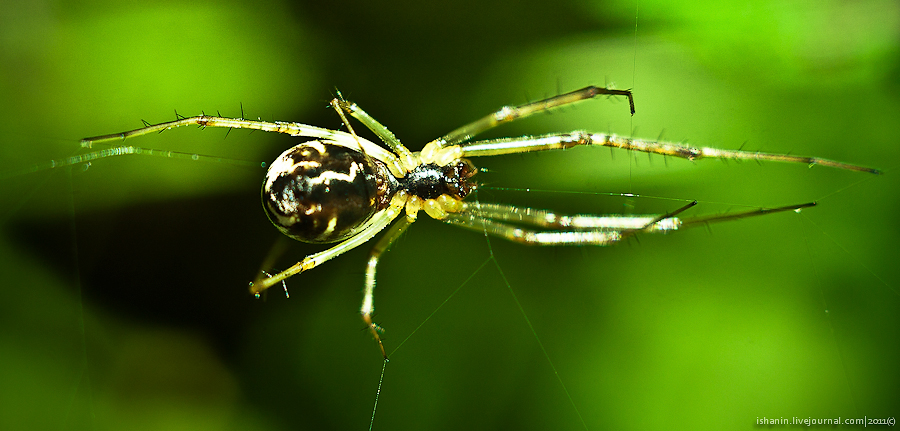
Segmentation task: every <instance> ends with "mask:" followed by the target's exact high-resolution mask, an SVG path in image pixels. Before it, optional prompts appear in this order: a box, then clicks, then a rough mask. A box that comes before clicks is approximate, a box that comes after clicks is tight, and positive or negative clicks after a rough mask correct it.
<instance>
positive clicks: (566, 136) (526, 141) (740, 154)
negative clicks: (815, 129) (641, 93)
mask: <svg viewBox="0 0 900 431" xmlns="http://www.w3.org/2000/svg"><path fill="white" fill-rule="evenodd" d="M576 146H601V147H612V148H621V149H623V150H629V151H641V152H644V153H650V154H659V155H663V156H672V157H679V158H682V159H687V160H691V161H694V160H699V159H704V158H706V159H738V160H763V161H772V162H786V163H803V164H806V165H809V166H812V165H822V166H828V167H832V168H837V169H846V170H851V171H858V172H868V173H872V174H879V173H881V171H879V170H877V169H872V168H867V167H864V166H859V165H853V164H849V163H843V162H837V161H834V160H828V159H822V158H819V157H807V156H794V155H790V154H776V153H762V152H756V151H741V150H722V149H718V148H710V147H691V146H687V145H683V144H677V143H673V142H665V141H648V140H645V139H635V138H626V137H621V136H616V135H611V134H605V133H587V132H581V131H577V132H569V133H557V134H550V135H543V136H522V137H519V138H502V139H492V140H485V141H476V142H471V143H465V144H461V145H460V146H459V148H460V152H459V154H460V156H459V157H479V156H498V155H504V154H519V153H528V152H533V151H548V150H564V149H567V148H572V147H576Z"/></svg>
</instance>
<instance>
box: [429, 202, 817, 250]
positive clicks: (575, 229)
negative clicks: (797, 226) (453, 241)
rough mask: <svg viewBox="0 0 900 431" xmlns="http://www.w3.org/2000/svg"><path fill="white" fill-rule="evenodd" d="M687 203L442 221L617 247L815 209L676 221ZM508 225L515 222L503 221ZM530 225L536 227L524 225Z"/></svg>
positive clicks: (520, 236) (473, 206) (511, 212)
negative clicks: (656, 209)
mask: <svg viewBox="0 0 900 431" xmlns="http://www.w3.org/2000/svg"><path fill="white" fill-rule="evenodd" d="M694 205H696V201H695V202H691V203H689V204H687V205H685V206H683V207H681V208H679V209H677V210H675V211H673V212H670V213H667V214H662V215H644V216H624V215H592V214H577V215H562V214H556V213H554V212H552V211H547V210H539V209H534V208H525V207H517V206H513V205H503V204H489V203H488V204H485V203H478V202H476V203H469V202H466V203H465V206H464V207H463V209H462V210H461V211H460V212H457V213H450V214H449V215H448V217H447V218H446V219H444V220H443V221H444V222H446V223H449V224H452V225H456V226H460V227H463V228H466V229H470V230H474V231H478V232H485V233H487V234H489V235H493V236H497V237H500V238H505V239H508V240H510V241H513V242H518V243H524V244H533V245H599V246H607V245H612V244H615V243H616V242H619V241H621V240H622V239H623V238H626V237H628V236H630V235H634V234H637V233H640V232H648V233H659V232H661V233H666V232H669V231H674V230H678V229H681V228H687V227H695V226H699V225H705V224H708V223H714V222H720V221H729V220H737V219H741V218H746V217H755V216H760V215H766V214H773V213H777V212H785V211H799V210H800V209H802V208H807V207H811V206H813V205H815V203H814V202H813V203H806V204H799V205H788V206H784V207H779V208H759V209H754V210H750V211H742V212H735V213H730V214H717V215H707V216H699V217H693V218H689V219H685V220H682V219H679V218H677V217H675V216H676V215H677V214H680V213H681V212H683V211H685V210H687V209H689V208H691V207H693V206H694ZM506 221H511V222H514V223H517V224H511V223H505V222H506ZM523 225H530V226H535V227H538V228H539V229H530V228H525V227H522V226H523Z"/></svg>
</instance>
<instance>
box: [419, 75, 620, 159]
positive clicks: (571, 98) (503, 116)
mask: <svg viewBox="0 0 900 431" xmlns="http://www.w3.org/2000/svg"><path fill="white" fill-rule="evenodd" d="M602 94H605V95H609V96H626V97H628V105H629V107H630V108H631V115H634V97H633V96H632V95H631V90H614V89H609V88H603V87H595V86H590V87H585V88H582V89H580V90H575V91H572V92H569V93H566V94H560V95H558V96H554V97H551V98H548V99H544V100H539V101H537V102H531V103H526V104H524V105H519V106H504V107H502V108H500V109H498V110H497V111H496V112H494V113H493V114H489V115H487V116H485V117H483V118H481V119H479V120H476V121H473V122H471V123H469V124H466V125H465V126H462V127H460V128H458V129H456V130H453V131H452V132H450V133H448V134H446V135H444V136H441V137H440V138H438V139H435V140H434V141H432V142H430V143H429V144H431V145H437V146H438V147H439V148H440V147H447V146H451V145H456V144H459V143H461V142H465V141H468V140H469V139H472V137H474V136H475V135H477V134H479V133H481V132H484V131H485V130H488V129H490V128H492V127H496V126H498V125H500V124H503V123H508V122H510V121H513V120H516V119H519V118H525V117H527V116H529V115H533V114H536V113H538V112H543V111H546V110H548V109H552V108H556V107H559V106H563V105H569V104H572V103H575V102H580V101H582V100H587V99H593V98H594V97H596V96H599V95H602Z"/></svg>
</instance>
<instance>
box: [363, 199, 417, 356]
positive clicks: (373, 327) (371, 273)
mask: <svg viewBox="0 0 900 431" xmlns="http://www.w3.org/2000/svg"><path fill="white" fill-rule="evenodd" d="M413 221H415V219H412V218H410V217H403V218H401V219H400V221H398V222H397V223H395V224H394V225H393V226H391V228H390V230H388V231H387V233H385V234H384V236H383V237H381V239H379V240H378V243H376V244H375V247H372V251H370V252H369V261H368V263H367V264H366V287H365V294H364V296H363V303H362V307H361V308H360V314H362V318H363V321H365V322H366V325H368V327H369V331H371V332H372V336H374V337H375V341H377V342H378V348H380V349H381V354H382V355H383V356H384V359H387V353H386V352H385V350H384V343H382V341H381V335H380V333H381V332H382V329H381V327H380V326H378V325H377V324H376V323H373V322H372V313H374V312H375V271H376V270H377V267H378V260H379V259H381V255H383V254H384V253H385V252H387V251H388V249H389V248H390V247H391V244H393V243H394V241H396V240H397V238H399V237H400V235H403V233H404V232H406V229H407V228H409V226H410V225H411V224H412V223H413Z"/></svg>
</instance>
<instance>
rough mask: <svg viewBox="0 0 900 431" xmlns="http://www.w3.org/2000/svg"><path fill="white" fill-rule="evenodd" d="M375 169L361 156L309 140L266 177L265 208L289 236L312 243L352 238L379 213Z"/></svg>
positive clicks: (281, 159)
mask: <svg viewBox="0 0 900 431" xmlns="http://www.w3.org/2000/svg"><path fill="white" fill-rule="evenodd" d="M377 199H378V186H377V183H376V167H375V166H374V164H373V162H372V161H371V160H370V159H369V158H367V157H366V156H365V155H363V154H362V153H360V152H359V151H356V150H353V149H350V148H347V147H343V146H339V145H334V144H331V143H327V142H324V143H323V142H319V141H310V142H305V143H302V144H300V145H297V146H295V147H293V148H290V149H289V150H287V151H285V152H284V153H282V154H281V155H280V156H279V157H278V158H277V159H275V161H274V162H273V163H272V165H271V166H270V167H269V170H268V172H267V173H266V181H265V182H264V183H263V187H262V203H263V208H264V209H265V211H266V215H267V216H268V217H269V220H270V221H271V222H272V223H273V224H274V225H275V226H276V227H277V228H278V229H279V230H281V232H282V233H284V234H285V235H287V236H289V237H291V238H294V239H296V240H298V241H303V242H310V243H328V242H336V241H340V240H343V239H346V238H349V237H351V236H353V234H355V233H356V230H357V229H358V228H359V227H360V226H361V225H362V224H363V223H365V221H366V220H368V219H369V218H370V217H371V216H372V214H373V213H374V212H375V210H376V206H377V205H376V203H377Z"/></svg>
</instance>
